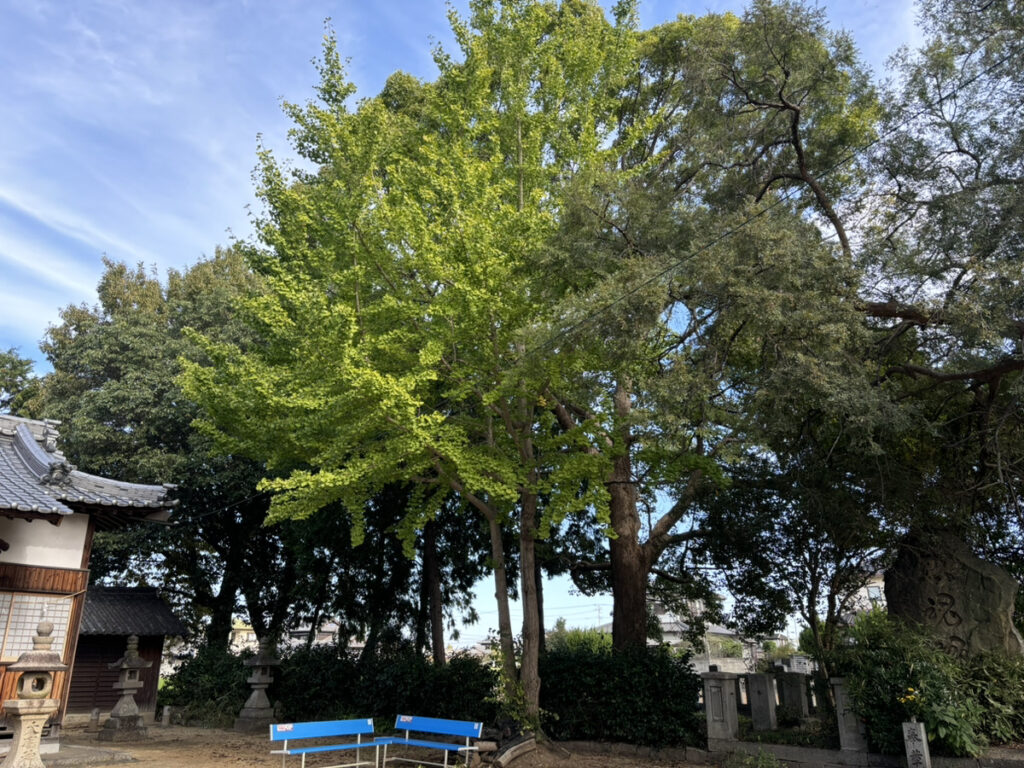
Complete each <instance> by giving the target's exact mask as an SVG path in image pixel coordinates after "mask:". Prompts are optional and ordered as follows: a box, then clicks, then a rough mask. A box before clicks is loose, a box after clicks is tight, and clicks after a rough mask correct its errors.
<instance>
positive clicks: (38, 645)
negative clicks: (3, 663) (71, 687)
mask: <svg viewBox="0 0 1024 768" xmlns="http://www.w3.org/2000/svg"><path fill="white" fill-rule="evenodd" d="M52 635H53V624H51V623H50V622H48V621H45V620H44V621H41V622H40V623H39V626H38V627H37V628H36V636H35V637H33V638H32V650H31V651H26V652H25V653H23V654H21V656H19V657H18V660H17V661H16V662H15V663H14V664H11V666H9V667H8V668H7V671H8V673H15V674H16V673H19V672H20V673H21V677H19V678H18V688H17V696H18V698H17V699H12V700H10V701H5V702H4V709H6V710H7V716H8V718H9V719H10V724H11V730H13V731H14V733H13V738H12V739H11V749H10V751H9V752H8V753H7V758H6V759H5V760H4V762H3V765H2V767H0V768H45V766H44V765H43V760H42V758H41V757H40V756H39V741H40V739H41V738H42V735H43V726H44V725H45V724H46V721H47V720H48V719H49V717H50V716H51V715H52V714H53V713H54V712H56V711H57V709H58V708H59V707H60V700H59V699H51V698H49V696H50V694H51V693H52V692H53V673H54V672H58V671H62V670H66V669H67V665H65V664H61V662H60V655H59V654H58V653H56V652H55V651H52V650H50V648H51V646H52V645H53V637H52Z"/></svg>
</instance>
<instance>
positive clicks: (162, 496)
mask: <svg viewBox="0 0 1024 768" xmlns="http://www.w3.org/2000/svg"><path fill="white" fill-rule="evenodd" d="M57 437H58V435H57V430H56V422H52V421H36V420H33V419H22V418H18V417H16V416H6V415H0V512H2V510H5V509H7V510H14V511H17V512H23V513H31V512H35V513H39V514H47V515H69V514H71V513H72V511H73V510H72V509H71V508H70V507H69V506H68V504H83V505H89V506H93V507H97V506H99V507H114V508H131V509H148V510H154V511H155V510H163V509H167V508H169V507H172V506H174V504H175V503H176V502H174V501H172V500H170V499H168V491H169V490H170V489H171V488H172V486H166V485H140V484H137V483H122V482H119V481H117V480H110V479H108V478H105V477H99V476H97V475H90V474H88V473H86V472H79V471H78V470H77V469H75V467H74V466H73V465H72V464H70V463H69V462H68V460H67V458H66V457H65V456H64V454H62V453H61V452H60V451H58V450H57Z"/></svg>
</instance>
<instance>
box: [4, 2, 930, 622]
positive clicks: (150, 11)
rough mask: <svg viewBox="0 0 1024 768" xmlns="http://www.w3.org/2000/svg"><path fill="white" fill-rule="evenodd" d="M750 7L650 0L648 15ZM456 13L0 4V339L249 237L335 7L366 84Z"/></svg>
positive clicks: (28, 346)
mask: <svg viewBox="0 0 1024 768" xmlns="http://www.w3.org/2000/svg"><path fill="white" fill-rule="evenodd" d="M465 5H466V2H465V0H457V1H456V2H455V3H454V7H455V8H456V9H458V10H464V9H465ZM742 7H743V3H742V2H726V1H724V0H721V1H717V0H715V1H713V0H703V2H701V1H699V0H694V1H691V0H657V1H651V2H646V3H642V4H641V21H642V24H643V26H645V27H646V26H651V25H653V24H656V23H659V22H661V21H665V20H667V19H671V18H674V17H675V16H676V15H677V14H679V13H696V14H700V13H704V12H708V11H711V12H720V11H724V10H733V11H740V10H742ZM823 7H825V9H826V12H827V15H828V17H829V19H830V20H831V21H832V23H833V25H834V26H837V27H842V28H845V29H847V30H848V31H849V32H851V34H852V35H853V37H854V40H855V41H856V42H857V44H858V46H859V48H860V49H861V51H862V54H863V56H864V59H865V60H866V61H867V62H868V63H869V64H871V65H872V66H873V67H874V68H875V70H876V72H881V70H882V68H883V65H884V61H885V59H886V58H887V57H888V56H889V55H890V54H892V53H893V52H894V51H895V50H896V49H897V47H898V46H900V45H902V44H905V43H913V42H915V38H914V28H913V19H914V11H913V8H912V6H911V3H910V0H891V1H886V0H846V1H845V2H844V1H843V0H831V1H830V2H826V3H823ZM445 11H446V6H445V3H444V2H443V0H375V1H374V2H354V0H340V1H337V2H327V1H326V0H159V2H157V1H156V0H150V1H147V0H73V1H72V0H0V95H2V102H0V103H2V105H3V109H2V118H0V349H7V348H8V347H15V348H17V349H18V350H19V352H20V354H21V355H22V356H25V357H31V358H33V359H36V360H40V358H41V355H40V353H39V350H38V343H39V341H40V340H41V339H42V337H43V334H44V332H45V330H46V328H47V326H48V325H49V324H51V323H56V322H57V320H58V311H59V310H60V308H61V307H64V306H67V305H69V304H78V303H83V302H84V303H87V304H91V303H93V302H94V301H95V286H96V283H97V281H98V280H99V277H100V274H101V272H102V261H101V259H102V257H103V256H104V255H106V256H108V257H110V258H112V259H115V260H120V261H126V262H128V263H133V264H134V263H137V262H142V263H144V264H146V265H148V266H151V267H153V268H155V269H156V270H157V271H158V272H159V273H161V274H164V273H165V272H166V270H167V269H168V268H171V267H182V266H185V265H187V264H191V263H194V262H196V261H197V260H199V259H201V258H202V257H203V256H204V255H208V254H211V253H212V252H213V250H214V247H215V246H217V245H221V244H225V243H227V242H228V241H229V240H230V238H231V237H232V236H236V237H241V238H245V237H247V236H248V235H249V223H248V213H247V206H249V205H252V204H254V202H255V201H254V198H253V194H252V181H251V173H252V169H253V167H254V166H255V162H256V147H257V135H262V137H263V142H264V144H265V145H266V146H268V147H270V148H272V149H274V150H275V151H277V153H278V154H279V155H283V156H287V154H288V151H287V149H288V148H287V141H286V132H287V129H288V123H287V121H286V119H285V118H284V116H283V114H282V112H281V109H280V102H281V99H282V98H287V99H289V100H292V101H303V100H305V99H306V98H307V97H309V96H310V95H311V93H312V86H313V84H314V83H315V81H316V72H315V69H314V67H313V65H312V63H311V59H312V58H313V57H314V56H316V55H318V53H319V50H320V42H321V39H322V36H323V33H324V20H325V19H326V18H328V17H330V18H331V20H332V21H331V23H332V26H333V28H334V29H335V31H336V34H337V37H338V41H339V48H340V50H341V52H342V55H344V56H347V57H349V58H350V60H351V63H350V76H351V77H352V79H353V81H354V82H355V83H356V85H357V86H358V87H359V89H360V93H361V94H364V95H369V94H373V93H375V92H376V91H377V90H379V88H380V86H381V85H382V84H383V82H384V80H385V78H386V77H387V76H388V75H389V74H390V73H391V72H393V71H395V70H397V69H402V70H405V71H407V72H410V73H412V74H414V75H416V76H418V77H423V78H432V77H433V75H434V67H433V62H432V59H431V47H432V45H433V44H434V43H435V42H437V41H440V42H441V43H442V44H445V45H446V47H449V48H453V47H454V46H453V45H451V36H450V34H449V33H448V24H447V20H446V16H445ZM38 370H39V372H43V371H45V367H42V366H40V367H39V368H38ZM489 591H490V587H489V586H484V587H482V589H481V592H482V593H483V594H487V593H489ZM548 601H549V603H548V613H549V619H550V620H551V621H552V622H553V621H554V619H555V618H556V617H557V616H559V615H567V614H569V613H570V612H572V611H579V612H580V619H581V622H580V623H583V624H585V623H587V622H585V621H582V620H583V619H584V618H585V617H584V615H583V614H586V613H588V612H589V614H592V615H593V616H594V621H593V622H592V623H595V624H596V623H597V621H598V620H607V617H608V608H604V609H600V608H599V607H590V606H593V605H594V604H593V603H588V604H587V607H586V608H583V606H582V605H581V603H580V601H579V598H575V597H572V596H571V595H569V594H568V592H567V591H565V589H564V585H563V586H562V587H556V592H555V593H553V594H549V595H548ZM487 602H488V601H484V603H483V604H482V605H481V610H482V611H486V610H488V608H489V606H488V605H487ZM599 610H603V615H601V614H600V613H599ZM487 618H488V616H486V615H485V616H484V619H485V625H484V626H485V627H486V619H487ZM567 618H568V615H567ZM571 623H574V622H571ZM474 634H476V633H474ZM479 634H480V635H483V634H486V629H484V628H481V629H480V630H479ZM473 639H476V638H473Z"/></svg>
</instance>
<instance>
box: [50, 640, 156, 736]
mask: <svg viewBox="0 0 1024 768" xmlns="http://www.w3.org/2000/svg"><path fill="white" fill-rule="evenodd" d="M163 640H164V639H163V638H162V637H159V636H144V637H140V638H139V656H140V657H142V659H143V660H144V661H149V662H152V666H150V668H149V669H143V670H140V673H141V678H142V683H143V686H142V689H141V690H139V691H138V692H137V693H136V694H135V703H136V704H138V705H139V711H140V712H142V714H143V715H146V716H152V715H153V713H155V712H156V695H157V686H158V684H159V680H160V657H161V654H162V652H163ZM126 641H127V638H125V637H120V636H114V635H89V636H83V637H81V638H79V641H78V651H77V653H76V659H77V660H76V662H75V670H74V675H73V676H72V681H71V689H70V693H69V696H68V706H67V711H68V712H71V713H73V714H88V713H90V712H92V709H93V707H99V710H100V713H101V716H103V715H109V714H110V710H111V709H113V708H114V704H116V703H117V699H118V698H119V696H120V694H119V693H117V692H116V691H115V690H114V683H115V682H117V677H118V673H117V671H116V670H112V669H109V668H108V665H109V664H111V663H112V662H115V661H117V660H118V659H120V658H121V657H122V656H123V655H124V650H125V642H126Z"/></svg>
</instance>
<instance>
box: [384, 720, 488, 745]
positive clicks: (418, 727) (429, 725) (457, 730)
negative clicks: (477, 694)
mask: <svg viewBox="0 0 1024 768" xmlns="http://www.w3.org/2000/svg"><path fill="white" fill-rule="evenodd" d="M483 728H484V724H483V723H473V722H470V721H468V720H443V719H441V718H439V717H420V716H419V715H399V716H398V717H396V718H395V730H398V731H417V732H419V733H439V734H444V735H446V736H463V737H465V738H469V739H479V738H480V734H481V733H482V732H483Z"/></svg>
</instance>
